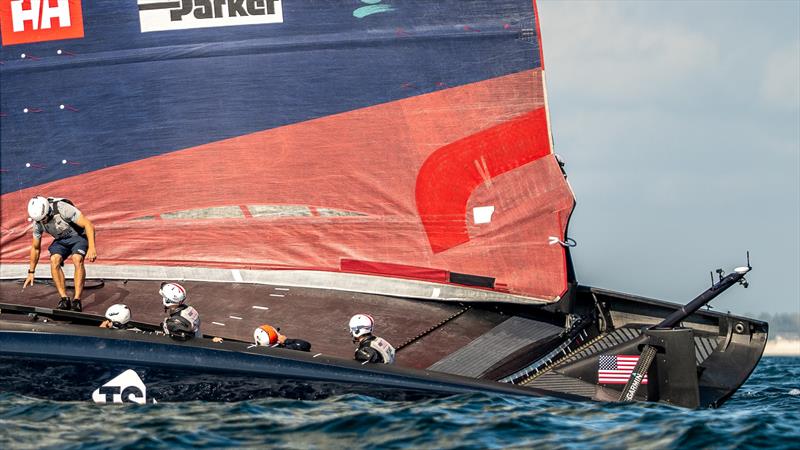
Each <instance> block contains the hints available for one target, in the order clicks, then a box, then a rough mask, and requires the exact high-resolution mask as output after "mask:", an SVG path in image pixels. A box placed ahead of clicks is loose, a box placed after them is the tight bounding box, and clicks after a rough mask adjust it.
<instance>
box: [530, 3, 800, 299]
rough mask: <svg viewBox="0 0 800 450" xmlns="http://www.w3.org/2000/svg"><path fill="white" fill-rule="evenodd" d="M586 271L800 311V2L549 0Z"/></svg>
mask: <svg viewBox="0 0 800 450" xmlns="http://www.w3.org/2000/svg"><path fill="white" fill-rule="evenodd" d="M538 5H539V12H540V15H541V19H542V22H541V28H542V39H543V47H544V61H545V70H546V74H547V88H548V97H549V104H550V118H551V122H552V127H553V135H554V139H555V150H556V153H558V154H560V155H561V156H562V157H563V158H564V159H565V160H566V162H567V166H566V169H567V173H568V175H569V180H570V183H571V185H572V188H573V190H574V191H575V196H576V198H577V202H578V204H577V208H576V210H575V213H574V214H573V216H572V221H571V224H570V236H571V237H573V238H574V239H575V240H576V241H577V242H578V246H577V247H576V248H574V249H573V258H574V261H575V266H576V271H577V274H578V280H579V281H580V282H581V283H583V284H587V285H591V286H599V287H604V288H609V289H614V290H619V291H623V292H629V293H634V294H640V295H644V296H647V297H654V298H659V299H663V300H669V301H675V302H681V303H685V302H688V301H689V300H691V299H692V298H694V297H695V296H696V295H697V294H699V293H700V292H701V291H703V290H704V289H706V288H707V287H708V286H709V285H710V283H711V281H710V278H709V274H708V272H709V271H710V270H713V269H716V268H724V269H726V271H729V270H730V269H732V268H733V267H735V266H739V265H744V263H745V251H746V250H750V254H751V263H752V265H753V272H752V273H751V274H750V275H749V276H748V280H749V281H750V288H749V289H742V288H741V287H738V286H737V287H733V288H731V289H730V290H729V291H728V292H726V293H725V294H723V295H722V296H720V297H718V298H717V299H715V300H714V301H713V303H712V304H713V305H714V306H715V307H716V308H717V309H718V310H722V311H728V310H730V311H733V312H737V313H744V312H792V311H794V312H797V311H800V275H798V274H800V1H798V0H785V1H758V2H757V1H731V0H729V1H677V2H676V1H670V2H668V1H644V0H642V1H606V0H603V1H563V0H559V1H554V0H539V2H538Z"/></svg>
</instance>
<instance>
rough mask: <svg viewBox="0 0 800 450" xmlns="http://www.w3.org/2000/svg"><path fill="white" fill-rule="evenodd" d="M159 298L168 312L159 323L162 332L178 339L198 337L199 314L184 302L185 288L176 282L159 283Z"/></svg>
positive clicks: (184, 339)
mask: <svg viewBox="0 0 800 450" xmlns="http://www.w3.org/2000/svg"><path fill="white" fill-rule="evenodd" d="M158 293H159V294H161V300H162V302H163V303H164V311H165V312H168V313H169V316H167V317H166V318H165V319H164V322H163V323H162V324H161V325H162V327H163V328H164V333H166V334H168V335H169V336H170V337H171V338H173V339H176V340H179V341H187V340H189V339H191V338H193V337H200V336H202V334H201V333H200V314H199V313H198V312H197V310H196V309H194V308H192V307H191V306H189V305H186V304H184V302H185V301H186V289H185V288H184V287H183V286H181V285H180V284H178V283H167V282H164V283H161V289H159V290H158Z"/></svg>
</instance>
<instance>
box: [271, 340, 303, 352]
mask: <svg viewBox="0 0 800 450" xmlns="http://www.w3.org/2000/svg"><path fill="white" fill-rule="evenodd" d="M277 347H278V348H286V349H289V350H299V351H301V352H310V351H311V343H310V342H308V341H304V340H302V339H286V340H285V341H284V342H283V344H278V346H277Z"/></svg>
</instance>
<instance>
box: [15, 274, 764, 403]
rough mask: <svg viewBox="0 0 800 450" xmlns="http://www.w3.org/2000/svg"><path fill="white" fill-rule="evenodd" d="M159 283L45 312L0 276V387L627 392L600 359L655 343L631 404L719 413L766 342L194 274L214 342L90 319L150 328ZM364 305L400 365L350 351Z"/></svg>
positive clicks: (632, 302)
mask: <svg viewBox="0 0 800 450" xmlns="http://www.w3.org/2000/svg"><path fill="white" fill-rule="evenodd" d="M158 284H159V282H158V281H126V280H105V281H103V282H100V281H99V280H91V281H90V282H89V285H90V286H93V287H95V288H94V289H89V290H87V291H86V292H87V295H86V296H85V297H84V306H85V310H86V312H87V313H86V314H77V313H63V312H58V311H53V310H51V309H49V308H51V307H52V306H54V303H55V300H56V297H55V296H54V295H53V290H54V289H53V288H52V287H51V286H47V285H45V284H38V285H36V286H34V287H33V288H28V289H26V290H25V291H22V290H21V285H20V283H19V282H18V281H2V282H0V303H7V304H6V305H0V309H2V313H0V342H2V345H1V346H0V371H1V372H3V373H4V379H9V380H16V382H13V383H3V386H2V389H3V390H7V391H13V392H18V393H22V394H24V395H30V396H34V397H43V398H53V399H57V400H83V399H90V398H91V393H92V392H93V391H94V390H95V389H97V388H98V386H102V385H103V383H107V382H108V381H109V380H111V379H112V378H114V377H115V376H118V375H119V373H121V372H123V371H126V370H128V369H132V370H133V371H134V372H136V373H137V375H138V376H139V377H140V378H141V380H142V382H143V383H144V385H146V387H147V392H148V396H152V398H154V399H157V400H158V401H178V400H196V399H197V400H226V401H227V400H236V399H246V398H257V397H263V396H285V397H292V398H319V397H324V396H327V395H332V394H338V393H348V392H356V393H363V394H367V395H374V396H378V397H383V398H417V397H420V396H422V397H425V396H435V395H449V394H454V393H460V392H472V391H481V392H496V393H505V394H521V395H541V394H545V395H554V396H559V397H567V398H572V399H584V400H601V401H617V400H618V399H619V398H620V394H621V392H622V388H623V385H621V384H609V383H607V382H603V381H602V380H601V379H600V378H599V375H598V373H599V369H600V361H601V359H602V358H603V357H609V356H611V357H613V356H616V355H639V353H641V352H642V349H643V348H644V347H645V346H646V345H655V346H657V347H658V349H659V352H658V355H657V357H656V358H655V360H654V362H653V364H652V365H651V366H650V368H649V370H648V377H649V379H650V382H649V384H646V385H643V386H641V387H640V388H639V389H638V390H637V391H636V395H635V397H634V398H635V399H636V400H648V401H657V402H662V403H668V404H674V405H680V406H686V407H718V406H720V405H722V404H723V403H724V402H725V401H726V400H727V399H728V398H729V397H730V396H731V395H732V394H733V393H734V392H735V391H736V390H737V389H738V388H739V386H741V384H742V383H744V381H745V380H746V379H747V377H748V376H749V374H750V373H751V372H752V370H753V369H754V368H755V366H756V364H757V363H758V361H759V360H760V358H761V354H762V352H763V349H764V346H765V344H766V338H767V324H765V323H763V322H759V321H755V320H751V319H747V318H743V317H737V316H733V315H730V314H720V313H716V312H711V311H706V310H702V311H698V312H696V313H694V314H692V315H691V316H690V317H689V318H687V319H686V320H685V321H684V322H683V323H682V324H681V325H682V326H680V327H677V328H674V329H670V330H652V329H651V327H652V325H654V324H656V323H659V322H660V321H661V320H662V319H663V318H664V317H666V316H667V315H669V314H670V313H672V312H673V311H675V310H676V309H677V308H678V305H675V304H670V303H665V302H661V301H657V300H652V299H647V298H643V297H636V296H631V295H626V294H620V293H615V292H611V291H606V290H601V289H596V288H590V287H584V286H572V288H571V289H570V291H569V295H568V296H566V297H565V298H564V299H562V300H561V301H560V302H558V303H556V304H553V305H550V306H547V307H537V306H529V305H514V304H485V303H470V304H465V303H454V302H446V301H426V300H417V299H408V298H398V297H387V296H380V295H369V294H359V293H351V292H342V291H331V290H325V289H310V288H296V287H292V288H291V289H290V288H281V287H279V286H268V285H246V284H230V283H207V282H187V283H186V285H187V287H188V289H189V292H190V298H191V303H192V305H193V306H195V308H197V309H198V310H199V311H200V313H201V317H202V319H203V331H204V332H205V334H206V335H207V336H208V337H210V336H221V337H223V338H225V341H224V342H223V343H213V342H211V340H210V339H195V340H193V341H190V342H189V343H176V342H175V341H172V340H170V339H169V338H167V337H165V336H160V335H157V334H156V333H153V332H147V333H133V332H127V331H126V332H122V331H113V330H101V329H98V328H97V323H98V322H99V320H100V319H101V317H99V315H101V314H102V313H103V312H104V311H105V309H106V308H107V307H108V306H110V305H111V304H114V303H125V304H127V305H129V306H130V307H131V308H132V310H133V311H134V320H136V321H138V322H139V323H140V325H141V327H142V328H143V329H145V330H147V329H150V330H155V329H157V328H156V326H157V324H158V322H159V321H160V319H161V318H162V316H163V308H162V307H161V305H160V299H159V298H158V296H157V287H158ZM276 289H283V290H276ZM276 292H281V294H275V293H276ZM271 294H272V295H279V296H271ZM12 303H13V305H12ZM253 305H256V306H260V307H261V308H265V309H254V308H253ZM358 312H366V313H370V314H372V315H373V316H375V317H376V322H377V326H378V328H377V330H376V332H377V333H378V334H379V335H381V336H383V337H385V338H386V339H388V340H389V341H390V342H392V343H393V344H394V345H395V347H397V348H398V352H397V363H396V364H395V365H394V366H391V367H388V366H382V365H380V366H375V365H368V366H362V365H360V364H357V363H355V362H353V361H352V360H351V358H352V352H353V344H352V342H350V339H349V336H348V334H347V330H346V323H347V319H348V318H349V317H350V315H352V314H355V313H358ZM45 321H46V322H47V323H45ZM262 323H269V324H272V325H276V326H280V327H282V332H284V333H286V334H287V335H289V337H296V338H302V339H305V340H308V341H310V342H311V343H312V351H311V353H302V352H294V351H288V350H279V349H261V348H253V347H251V346H250V345H249V342H250V341H251V339H252V330H253V329H254V328H255V327H257V326H258V325H261V324H262ZM59 374H62V375H61V376H58V375H59ZM70 374H73V375H70ZM498 381H500V383H498ZM151 394H152V395H151ZM87 395H88V396H89V397H87ZM109 398H110V397H109Z"/></svg>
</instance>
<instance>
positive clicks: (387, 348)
mask: <svg viewBox="0 0 800 450" xmlns="http://www.w3.org/2000/svg"><path fill="white" fill-rule="evenodd" d="M355 359H356V361H364V362H371V363H383V364H392V363H394V347H392V344H390V343H389V342H387V341H386V339H384V338H382V337H378V336H369V337H367V338H366V339H364V340H363V341H361V343H360V344H359V345H358V348H357V349H356V356H355Z"/></svg>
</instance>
